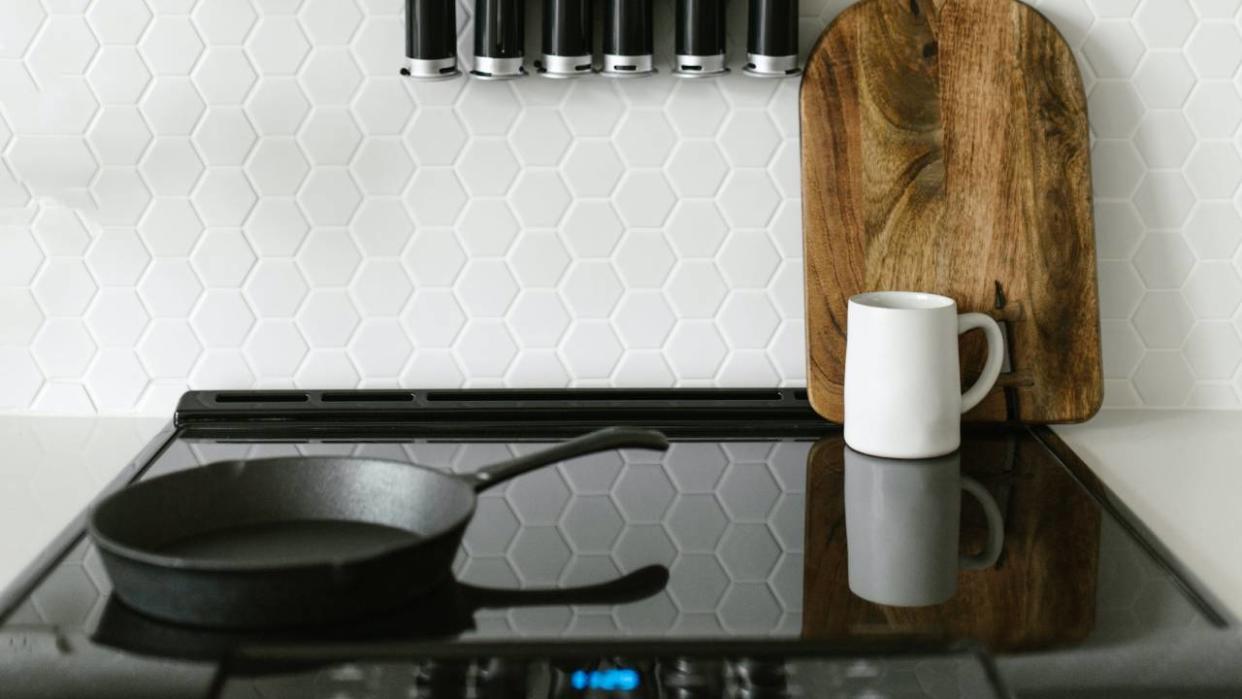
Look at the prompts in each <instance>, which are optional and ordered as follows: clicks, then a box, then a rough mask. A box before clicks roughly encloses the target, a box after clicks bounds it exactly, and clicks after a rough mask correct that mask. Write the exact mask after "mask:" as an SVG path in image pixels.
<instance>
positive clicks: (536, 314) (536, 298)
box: [505, 289, 570, 348]
mask: <svg viewBox="0 0 1242 699" xmlns="http://www.w3.org/2000/svg"><path fill="white" fill-rule="evenodd" d="M505 320H506V321H507V322H508V324H509V329H510V330H512V331H513V335H514V337H516V338H517V340H518V342H519V343H520V344H521V345H522V347H523V348H533V347H556V345H557V344H558V343H559V342H560V340H561V337H562V336H564V334H565V330H566V328H568V327H569V322H570V318H569V313H568V311H566V310H565V305H564V304H563V303H561V298H560V296H558V295H557V293H556V292H555V291H551V290H534V289H531V290H527V291H524V292H522V294H521V295H520V296H518V299H517V301H515V302H514V304H513V307H512V308H510V309H509V312H508V313H507V314H506V316H505Z"/></svg>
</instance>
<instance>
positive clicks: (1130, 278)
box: [1099, 259, 1143, 318]
mask: <svg viewBox="0 0 1242 699" xmlns="http://www.w3.org/2000/svg"><path fill="white" fill-rule="evenodd" d="M1141 298H1143V279H1140V278H1139V274H1138V273H1136V272H1135V271H1134V267H1133V266H1131V264H1130V263H1129V262H1125V261H1107V259H1105V261H1100V263H1099V314H1100V318H1129V317H1130V314H1133V313H1134V309H1135V308H1138V305H1139V299H1141Z"/></svg>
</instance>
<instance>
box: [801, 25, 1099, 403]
mask: <svg viewBox="0 0 1242 699" xmlns="http://www.w3.org/2000/svg"><path fill="white" fill-rule="evenodd" d="M801 120H802V185H803V235H804V245H805V265H806V312H807V352H808V367H807V372H808V373H807V382H808V390H809V395H810V400H811V403H812V405H813V406H814V407H815V410H816V411H817V412H819V414H820V415H822V416H824V417H825V418H827V419H829V420H834V421H841V420H842V419H843V418H844V414H843V413H844V411H843V406H842V383H843V380H844V376H845V340H846V307H847V301H848V299H849V298H850V297H851V296H853V295H854V294H857V293H861V292H864V291H871V290H877V289H903V290H915V291H930V292H936V293H940V294H944V295H947V296H950V297H952V298H954V299H955V300H956V301H957V303H958V306H959V310H960V311H961V312H967V311H980V312H987V313H991V314H992V315H993V316H994V317H997V318H998V319H1005V320H1007V321H1008V329H1007V334H1008V343H1009V354H1010V362H1011V364H1012V369H1013V371H1012V373H1010V374H1009V375H1008V376H1004V377H1002V380H1001V381H1000V382H999V383H998V386H997V388H996V389H994V390H993V392H992V394H991V395H990V396H989V397H988V399H986V400H985V401H984V402H983V403H982V404H980V406H979V407H978V408H976V409H975V410H973V411H971V413H970V414H968V415H967V419H973V420H1003V419H1006V417H1007V407H1006V403H1007V401H1006V399H1005V396H1004V393H1005V392H1006V391H1009V392H1011V394H1012V395H1013V396H1014V399H1013V402H1014V403H1016V410H1015V411H1014V412H1016V414H1015V415H1014V417H1016V418H1017V419H1020V420H1022V421H1024V422H1031V423H1053V422H1074V421H1080V420H1085V419H1087V418H1088V417H1090V416H1091V415H1093V414H1094V413H1095V412H1096V410H1098V408H1099V405H1100V402H1101V400H1102V397H1103V388H1102V370H1101V365H1100V335H1099V333H1100V331H1099V304H1098V300H1097V291H1096V262H1095V242H1094V237H1095V235H1094V227H1093V223H1092V210H1091V168H1090V162H1089V161H1090V147H1089V142H1088V130H1087V105H1086V97H1085V95H1084V93H1083V88H1082V80H1081V77H1080V75H1079V73H1078V67H1077V65H1076V63H1075V62H1074V57H1073V54H1072V53H1071V52H1070V49H1069V47H1068V46H1067V45H1066V44H1065V41H1064V40H1063V39H1062V37H1061V35H1060V34H1059V33H1058V32H1057V30H1056V28H1055V27H1053V26H1052V24H1051V23H1050V22H1048V21H1047V20H1046V19H1045V18H1044V17H1043V16H1042V15H1040V14H1039V13H1038V12H1036V11H1035V10H1034V9H1032V8H1030V7H1028V6H1026V5H1024V4H1022V3H1020V2H1017V1H1016V0H862V1H861V2H858V3H856V4H855V5H853V6H851V7H850V8H849V9H847V10H845V11H844V12H843V13H842V14H841V15H839V16H838V18H837V19H836V21H834V22H833V23H832V25H831V26H829V28H828V29H827V30H826V31H825V32H824V34H823V36H821V37H820V39H819V41H818V42H817V43H816V45H815V47H814V48H813V49H812V51H811V54H810V56H809V57H808V59H807V63H806V73H805V75H804V77H803V81H802V92H801ZM976 335H979V336H980V337H975V336H976ZM981 335H982V333H971V334H969V335H967V336H966V337H964V338H963V343H962V351H961V352H962V355H961V358H962V375H963V382H964V384H969V383H972V382H973V381H974V379H975V377H976V376H978V373H979V371H980V370H981V369H982V366H983V360H984V358H985V353H986V347H985V344H984V341H983V338H982V337H981Z"/></svg>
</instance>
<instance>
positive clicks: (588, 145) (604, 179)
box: [561, 139, 625, 197]
mask: <svg viewBox="0 0 1242 699" xmlns="http://www.w3.org/2000/svg"><path fill="white" fill-rule="evenodd" d="M561 172H562V174H563V175H564V176H565V182H566V183H567V184H568V185H569V189H570V190H571V191H573V193H574V194H575V195H576V196H579V197H606V196H609V195H610V194H612V192H613V190H614V189H616V187H617V182H619V181H621V174H622V173H623V172H625V165H624V164H622V162H621V157H620V156H619V155H618V154H617V151H616V149H615V148H613V146H612V142H611V141H609V140H607V139H591V140H580V141H578V142H577V143H575V144H574V147H573V150H571V151H570V152H569V155H568V156H566V158H565V162H564V163H563V164H562V165H561Z"/></svg>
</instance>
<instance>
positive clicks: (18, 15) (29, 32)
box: [0, 0, 47, 58]
mask: <svg viewBox="0 0 1242 699" xmlns="http://www.w3.org/2000/svg"><path fill="white" fill-rule="evenodd" d="M6 9H7V12H6V15H7V16H6V21H5V23H4V26H3V28H0V56H4V57H5V58H21V57H22V54H23V53H25V52H26V48H27V47H28V46H29V45H30V42H31V41H32V40H33V39H34V38H35V35H36V34H38V33H39V27H41V26H43V20H45V19H46V18H47V12H45V11H44V9H43V6H42V5H41V4H40V3H39V2H38V1H37V0H16V1H15V2H14V3H13V4H12V5H10V6H9V7H8V8H6Z"/></svg>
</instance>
